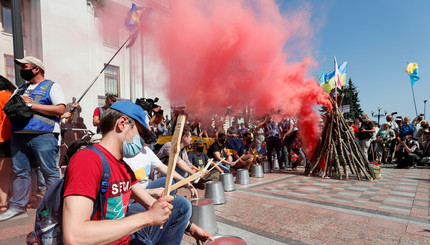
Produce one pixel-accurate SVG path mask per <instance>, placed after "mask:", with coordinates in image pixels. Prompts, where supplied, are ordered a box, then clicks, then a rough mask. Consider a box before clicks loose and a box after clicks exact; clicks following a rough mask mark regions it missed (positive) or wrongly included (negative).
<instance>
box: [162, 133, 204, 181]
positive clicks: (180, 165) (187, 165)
mask: <svg viewBox="0 0 430 245" xmlns="http://www.w3.org/2000/svg"><path fill="white" fill-rule="evenodd" d="M191 140H192V137H191V129H190V128H188V127H186V128H185V129H184V131H183V132H182V135H181V143H180V149H181V151H180V153H179V156H178V160H177V162H176V164H177V166H176V168H175V171H176V172H177V173H179V174H180V175H181V176H183V177H185V178H186V177H187V176H189V175H193V174H194V173H195V172H198V171H199V170H200V169H198V168H197V167H195V166H194V165H193V164H191V162H190V160H189V159H188V154H187V151H186V150H185V147H187V146H189V145H190V144H191ZM171 147H172V142H170V141H169V142H167V143H166V144H164V145H163V146H162V147H161V149H160V151H159V152H158V153H157V157H158V158H159V159H160V160H161V161H162V162H163V163H164V164H166V166H167V163H168V161H169V154H170V149H171Z"/></svg>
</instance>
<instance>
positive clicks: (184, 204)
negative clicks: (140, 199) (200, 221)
mask: <svg viewBox="0 0 430 245" xmlns="http://www.w3.org/2000/svg"><path fill="white" fill-rule="evenodd" d="M172 205H173V209H172V214H170V216H169V219H168V220H167V222H166V223H164V225H163V229H160V227H159V226H148V227H145V228H143V229H141V230H139V231H137V232H136V233H134V234H132V235H131V243H130V244H133V245H134V244H146V245H150V244H160V245H161V244H169V245H170V244H172V245H175V244H178V245H179V244H181V241H182V237H183V235H184V232H185V228H186V226H187V224H188V220H190V218H191V212H192V208H191V203H190V202H189V201H188V200H187V199H186V198H185V197H182V196H177V197H175V199H174V200H173V201H172ZM145 211H146V209H145V208H144V207H142V205H140V204H139V203H137V202H134V203H132V204H131V205H130V206H129V207H128V210H127V216H130V215H133V214H137V213H140V212H145Z"/></svg>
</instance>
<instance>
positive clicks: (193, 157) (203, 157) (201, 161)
mask: <svg viewBox="0 0 430 245" xmlns="http://www.w3.org/2000/svg"><path fill="white" fill-rule="evenodd" d="M193 146H194V151H190V152H188V159H190V162H191V163H192V164H193V165H194V166H195V167H197V168H199V169H200V170H202V169H204V168H205V165H206V163H207V162H208V161H209V157H208V155H207V154H206V153H205V152H204V142H203V140H202V139H196V140H195V141H194V144H193ZM212 166H215V163H212ZM223 173H224V171H223V170H222V169H221V168H220V167H219V166H216V167H215V169H213V170H212V171H210V172H209V174H208V175H205V176H204V177H203V178H200V181H198V182H197V183H195V184H194V185H195V186H196V187H197V188H199V189H204V184H203V183H204V182H206V181H209V180H219V175H220V174H223Z"/></svg>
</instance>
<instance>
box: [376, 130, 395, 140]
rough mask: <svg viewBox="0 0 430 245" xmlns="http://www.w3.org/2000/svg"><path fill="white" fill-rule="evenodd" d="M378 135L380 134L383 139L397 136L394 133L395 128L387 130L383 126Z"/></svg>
mask: <svg viewBox="0 0 430 245" xmlns="http://www.w3.org/2000/svg"><path fill="white" fill-rule="evenodd" d="M376 136H379V137H380V138H381V139H383V140H384V139H391V138H393V137H394V136H396V134H395V133H394V130H392V129H391V128H389V129H387V130H385V129H383V128H381V129H380V130H379V131H378V133H377V134H376Z"/></svg>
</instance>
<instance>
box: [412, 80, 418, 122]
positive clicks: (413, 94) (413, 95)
mask: <svg viewBox="0 0 430 245" xmlns="http://www.w3.org/2000/svg"><path fill="white" fill-rule="evenodd" d="M411 89H412V97H413V98H414V105H415V114H416V116H418V111H417V103H416V102H415V93H414V85H411Z"/></svg>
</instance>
